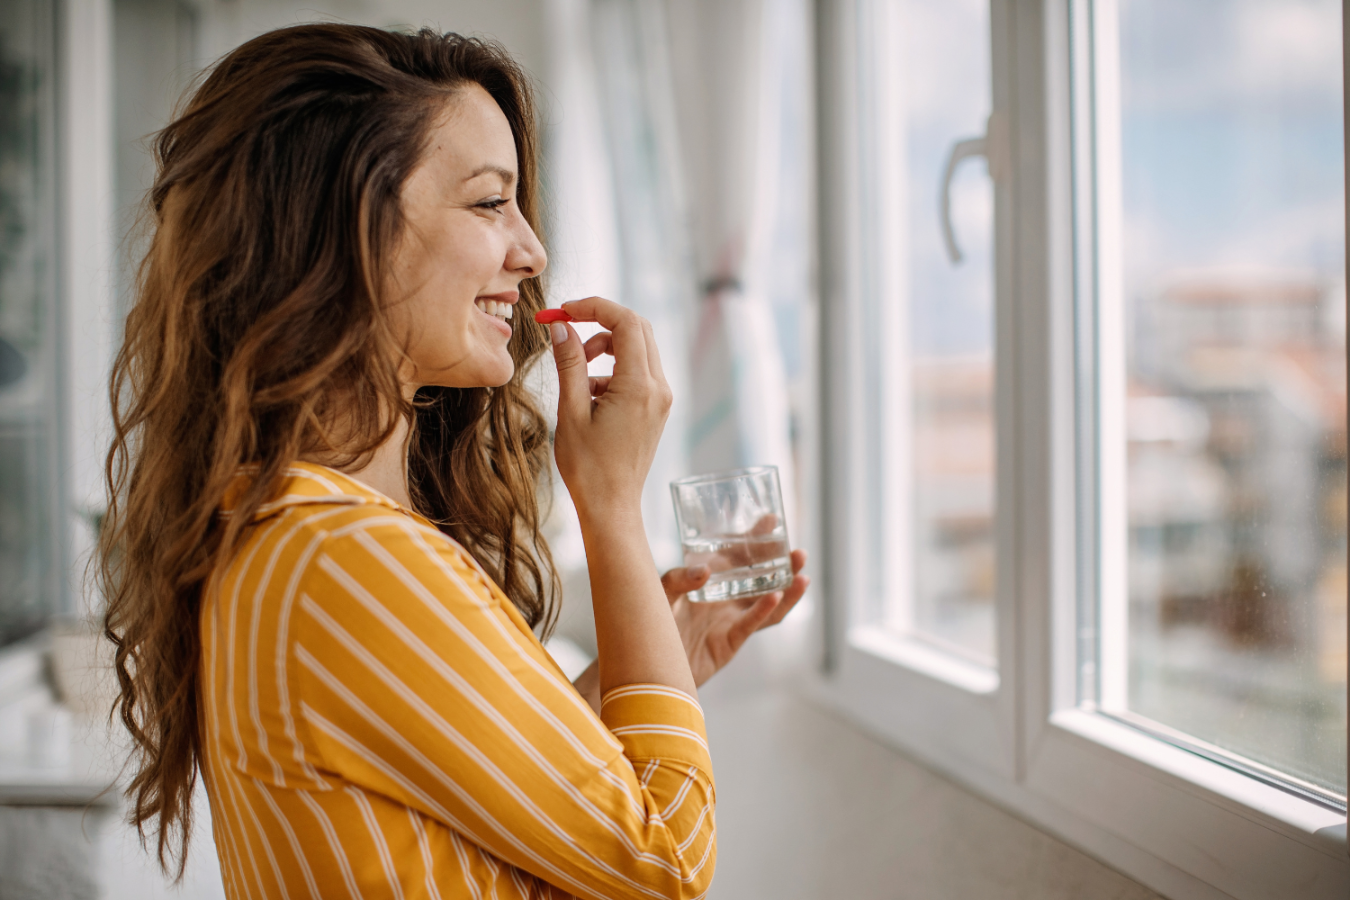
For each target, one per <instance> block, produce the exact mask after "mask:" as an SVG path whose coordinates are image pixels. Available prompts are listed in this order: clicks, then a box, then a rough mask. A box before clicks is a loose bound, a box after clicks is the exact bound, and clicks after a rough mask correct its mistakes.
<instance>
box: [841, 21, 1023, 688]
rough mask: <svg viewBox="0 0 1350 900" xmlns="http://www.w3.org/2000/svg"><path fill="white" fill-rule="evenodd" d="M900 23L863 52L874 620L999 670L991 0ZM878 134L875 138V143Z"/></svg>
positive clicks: (884, 27)
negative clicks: (870, 256) (870, 247)
mask: <svg viewBox="0 0 1350 900" xmlns="http://www.w3.org/2000/svg"><path fill="white" fill-rule="evenodd" d="M873 15H874V16H875V19H874V23H873V27H874V28H875V29H876V30H877V31H878V32H879V33H885V34H888V35H891V36H892V38H893V40H894V41H895V46H894V48H893V50H892V51H891V52H884V51H885V48H884V46H882V44H881V42H868V43H867V44H865V45H864V46H863V47H862V48H860V49H861V51H862V53H863V54H864V59H865V63H864V64H865V65H866V66H867V67H868V69H869V70H870V71H871V72H872V77H871V78H870V79H868V81H867V82H865V83H864V86H865V87H869V86H870V88H871V92H870V96H868V97H867V98H866V100H865V102H867V103H868V106H869V108H871V109H873V110H875V113H876V117H875V118H871V117H868V118H864V119H862V120H861V121H860V123H859V125H860V127H861V128H863V129H865V130H870V131H872V134H871V135H869V139H866V140H865V144H864V153H867V152H868V150H870V151H871V155H872V156H873V159H872V160H869V163H870V164H869V165H868V168H869V170H870V171H871V172H872V173H873V176H874V177H875V179H876V188H877V189H876V190H874V191H869V192H867V193H866V194H865V197H866V202H867V209H866V210H865V211H864V215H865V216H867V218H868V219H869V220H870V221H871V222H872V223H873V224H872V227H873V229H874V230H875V231H876V233H878V234H884V235H886V237H885V238H883V239H882V240H881V241H878V242H877V244H876V246H875V248H874V249H875V250H877V251H880V252H879V254H878V258H877V259H876V260H875V264H874V266H873V273H872V278H873V280H874V284H873V285H871V286H870V289H869V290H867V292H866V297H865V301H864V302H865V304H866V307H865V312H864V314H863V317H864V319H865V320H866V321H868V322H874V323H876V325H877V327H876V328H874V329H871V330H870V331H869V333H868V334H867V336H866V337H867V344H868V345H867V346H866V348H865V351H864V352H865V354H866V357H865V358H866V360H867V374H866V384H867V386H868V389H869V391H870V392H871V393H872V396H871V397H869V401H868V406H869V407H871V408H872V409H874V410H876V411H877V415H876V416H875V417H874V420H873V421H872V427H873V428H874V429H875V436H874V437H872V438H871V440H870V441H869V442H868V443H869V447H870V448H871V449H872V458H871V459H869V469H870V470H871V472H872V473H873V474H872V480H873V483H875V484H876V485H877V486H878V487H879V488H880V491H879V493H878V495H877V496H878V499H880V501H881V502H880V503H878V504H877V505H876V506H875V512H876V513H878V514H879V513H880V512H881V511H882V510H903V512H902V513H901V514H900V515H885V516H881V515H878V517H877V518H878V521H877V524H876V527H875V531H874V539H875V540H876V542H877V546H876V548H875V550H874V551H873V559H874V560H876V562H877V571H876V572H875V574H874V576H873V577H874V581H875V583H876V586H877V589H876V594H877V597H878V600H879V603H878V608H876V609H875V610H874V612H873V615H874V617H875V621H876V622H877V623H878V624H879V625H881V626H882V627H883V628H884V629H886V630H887V631H889V632H890V633H892V634H895V635H897V636H901V637H913V638H916V639H918V640H920V641H923V642H926V643H928V644H931V645H933V646H935V647H938V648H942V649H943V650H945V651H947V652H952V653H956V654H959V655H961V656H963V657H965V658H967V659H970V660H971V661H973V662H976V663H978V664H981V665H984V666H988V667H990V668H992V667H993V666H994V665H995V661H996V659H997V656H998V651H997V646H996V641H995V627H994V621H995V612H994V585H995V582H996V573H997V558H996V557H997V553H996V550H995V545H994V544H995V542H994V509H995V505H996V503H995V485H996V480H997V479H996V471H995V470H996V465H995V461H996V449H995V431H996V429H995V423H994V243H993V224H994V191H993V184H992V182H991V180H990V177H989V171H988V165H987V163H985V164H981V163H980V162H979V161H978V160H972V162H970V163H967V164H965V165H962V162H963V161H964V160H965V159H968V158H971V157H979V156H988V153H987V150H986V145H987V143H988V138H987V137H984V136H983V135H985V133H986V130H987V128H988V122H989V119H990V111H991V108H992V106H991V104H992V87H991V83H990V74H989V62H990V60H989V4H988V2H987V0H961V2H953V3H929V2H925V0H903V2H898V3H895V4H893V5H891V6H889V7H886V8H883V7H878V8H877V9H876V10H875V11H874V12H873ZM868 145H870V147H869V146H868Z"/></svg>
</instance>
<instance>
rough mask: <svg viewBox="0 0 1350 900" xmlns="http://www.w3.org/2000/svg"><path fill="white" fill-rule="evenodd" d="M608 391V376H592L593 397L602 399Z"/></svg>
mask: <svg viewBox="0 0 1350 900" xmlns="http://www.w3.org/2000/svg"><path fill="white" fill-rule="evenodd" d="M607 390H609V376H608V375H592V376H591V397H593V398H594V397H602V396H604V393H605V391H607Z"/></svg>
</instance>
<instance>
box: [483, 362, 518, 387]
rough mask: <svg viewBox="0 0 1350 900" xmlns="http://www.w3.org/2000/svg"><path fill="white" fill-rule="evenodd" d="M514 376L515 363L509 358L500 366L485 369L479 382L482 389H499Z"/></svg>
mask: <svg viewBox="0 0 1350 900" xmlns="http://www.w3.org/2000/svg"><path fill="white" fill-rule="evenodd" d="M515 374H516V363H515V361H514V360H513V359H511V357H510V356H508V357H506V360H505V362H504V363H502V364H498V365H494V366H488V367H485V371H484V372H483V378H482V382H481V386H482V387H494V388H495V387H501V386H502V385H504V384H507V383H508V382H510V381H511V378H512V377H513V376H514V375H515Z"/></svg>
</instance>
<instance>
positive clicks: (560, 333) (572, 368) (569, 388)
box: [548, 322, 591, 415]
mask: <svg viewBox="0 0 1350 900" xmlns="http://www.w3.org/2000/svg"><path fill="white" fill-rule="evenodd" d="M548 329H549V336H550V337H551V338H552V340H553V361H554V362H555V363H557V365H558V414H559V415H579V414H584V413H587V412H589V410H590V406H591V382H590V379H589V378H587V376H586V350H585V348H583V347H582V345H581V337H580V336H579V335H578V334H577V333H576V332H575V331H574V330H573V329H572V326H571V325H568V324H567V323H566V322H553V323H551V324H550V325H549V326H548Z"/></svg>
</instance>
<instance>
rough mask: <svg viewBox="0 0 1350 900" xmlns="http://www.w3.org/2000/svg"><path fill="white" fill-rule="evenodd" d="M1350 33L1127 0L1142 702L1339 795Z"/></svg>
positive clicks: (1129, 307) (1130, 324) (1130, 496)
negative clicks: (1345, 99)
mask: <svg viewBox="0 0 1350 900" xmlns="http://www.w3.org/2000/svg"><path fill="white" fill-rule="evenodd" d="M1340 37H1341V24H1340V3H1339V2H1336V0H1241V2H1236V0H1188V2H1185V3H1178V2H1176V0H1120V18H1119V42H1120V43H1119V48H1120V82H1119V90H1120V151H1121V156H1120V186H1121V209H1120V218H1119V221H1120V222H1121V228H1120V234H1121V235H1122V237H1121V238H1120V244H1121V246H1120V253H1121V255H1120V267H1121V278H1122V280H1123V301H1124V304H1125V309H1124V313H1125V322H1124V325H1125V330H1126V334H1127V338H1126V367H1127V375H1126V378H1127V381H1126V385H1127V386H1126V394H1127V398H1126V400H1125V410H1124V428H1125V434H1126V436H1127V441H1128V450H1127V457H1126V461H1125V471H1126V483H1127V496H1126V501H1125V505H1126V506H1127V507H1128V517H1129V530H1128V569H1127V571H1128V579H1129V592H1128V593H1129V596H1128V617H1129V634H1128V648H1129V649H1128V672H1129V674H1128V688H1127V692H1128V694H1127V696H1128V701H1127V704H1128V710H1129V711H1130V712H1133V713H1136V714H1139V715H1142V716H1145V717H1148V718H1150V719H1152V720H1155V721H1158V722H1161V723H1163V724H1165V725H1167V726H1170V727H1172V728H1175V729H1179V730H1181V731H1184V732H1186V733H1188V734H1190V735H1193V736H1195V737H1196V738H1199V739H1200V740H1202V741H1204V742H1207V743H1210V744H1213V745H1217V746H1218V747H1220V748H1223V749H1225V750H1228V751H1232V752H1235V753H1237V754H1240V755H1242V756H1245V757H1247V758H1249V759H1251V760H1254V761H1257V762H1259V763H1263V764H1266V765H1268V766H1271V767H1274V768H1276V769H1278V770H1280V771H1282V772H1285V773H1288V774H1290V775H1293V776H1295V777H1297V778H1300V779H1304V780H1306V781H1309V782H1312V783H1314V784H1316V785H1319V786H1321V787H1323V788H1325V789H1328V790H1330V791H1332V792H1334V793H1338V794H1341V795H1344V793H1345V783H1346V759H1345V752H1346V590H1347V584H1346V387H1345V386H1346V368H1345V327H1346V319H1345V231H1344V223H1345V211H1344V187H1345V185H1344V178H1343V172H1344V169H1343V146H1342V143H1343V141H1342V97H1341V80H1342V73H1341V46H1340ZM1104 512H1105V513H1106V514H1107V515H1110V514H1111V511H1110V510H1105V511H1104ZM1104 627H1107V625H1106V620H1105V619H1104ZM1106 637H1109V636H1106Z"/></svg>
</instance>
